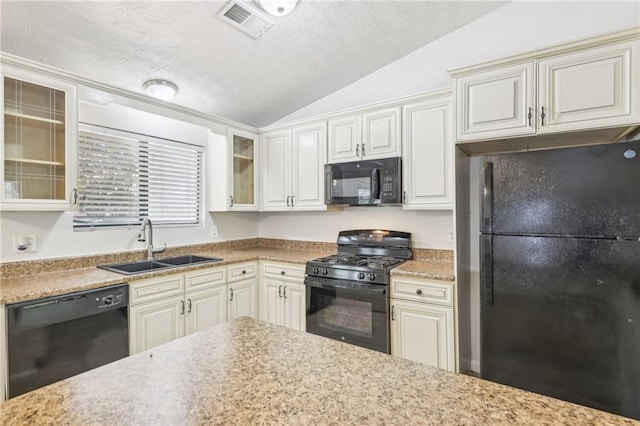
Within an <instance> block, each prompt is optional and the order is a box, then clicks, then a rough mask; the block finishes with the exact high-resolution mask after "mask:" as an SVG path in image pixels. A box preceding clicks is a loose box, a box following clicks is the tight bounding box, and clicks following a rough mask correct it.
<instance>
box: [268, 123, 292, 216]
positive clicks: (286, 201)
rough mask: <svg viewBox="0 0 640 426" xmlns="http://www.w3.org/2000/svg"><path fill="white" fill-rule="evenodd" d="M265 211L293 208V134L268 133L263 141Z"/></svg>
mask: <svg viewBox="0 0 640 426" xmlns="http://www.w3.org/2000/svg"><path fill="white" fill-rule="evenodd" d="M262 141H263V143H262V148H263V158H264V162H263V176H264V180H263V182H262V190H263V202H262V208H263V209H264V210H287V209H289V208H290V206H291V195H292V194H291V186H290V184H291V158H290V155H291V154H290V150H291V133H290V131H288V130H287V131H282V132H280V131H279V132H273V133H266V134H265V135H263V139H262Z"/></svg>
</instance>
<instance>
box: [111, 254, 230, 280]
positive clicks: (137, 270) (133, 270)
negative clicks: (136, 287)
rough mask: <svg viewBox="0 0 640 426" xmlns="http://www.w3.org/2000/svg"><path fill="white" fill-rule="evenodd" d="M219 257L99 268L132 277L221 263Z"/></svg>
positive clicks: (121, 264)
mask: <svg viewBox="0 0 640 426" xmlns="http://www.w3.org/2000/svg"><path fill="white" fill-rule="evenodd" d="M221 260H222V259H221V258H219V257H205V256H197V255H195V254H187V255H185V256H175V257H168V258H166V259H158V260H142V261H138V262H127V263H114V264H111V265H98V268H101V269H106V270H107V271H112V272H117V273H119V274H125V275H132V274H141V273H144V272H150V271H155V270H158V269H167V268H176V267H178V266H186V265H196V264H200V263H209V262H219V261H221Z"/></svg>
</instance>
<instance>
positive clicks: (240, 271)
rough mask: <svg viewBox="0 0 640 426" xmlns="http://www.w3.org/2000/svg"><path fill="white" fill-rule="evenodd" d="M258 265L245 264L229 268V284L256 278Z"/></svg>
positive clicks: (253, 263)
mask: <svg viewBox="0 0 640 426" xmlns="http://www.w3.org/2000/svg"><path fill="white" fill-rule="evenodd" d="M256 269H257V263H256V262H245V263H238V264H236V265H231V266H228V267H227V282H229V283H232V282H235V281H240V280H244V279H247V278H251V277H255V276H256Z"/></svg>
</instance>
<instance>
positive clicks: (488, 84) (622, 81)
mask: <svg viewBox="0 0 640 426" xmlns="http://www.w3.org/2000/svg"><path fill="white" fill-rule="evenodd" d="M639 55H640V32H639V31H637V30H634V31H627V32H623V33H621V34H616V35H610V36H605V37H599V38H595V39H592V40H587V41H583V42H577V43H573V44H568V45H564V46H559V47H556V48H551V49H545V50H541V51H537V52H532V53H530V54H526V55H520V56H518V57H515V58H514V59H513V61H510V60H509V59H505V60H501V61H498V62H495V63H492V64H487V65H482V66H478V67H469V68H467V69H463V70H455V71H452V75H453V76H454V78H455V89H456V111H457V112H456V121H457V124H456V139H457V141H458V142H467V141H476V140H495V139H501V138H508V137H515V136H520V137H522V136H528V135H535V134H543V133H559V132H572V131H580V130H589V129H597V128H614V127H621V126H627V125H634V124H638V123H640V90H638V87H639V86H640V58H639ZM603 142H605V141H603Z"/></svg>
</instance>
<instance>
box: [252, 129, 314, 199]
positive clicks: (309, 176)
mask: <svg viewBox="0 0 640 426" xmlns="http://www.w3.org/2000/svg"><path fill="white" fill-rule="evenodd" d="M326 140H327V136H326V123H325V122H320V123H314V124H309V125H304V126H300V127H294V128H293V129H286V130H278V131H273V132H267V133H265V134H264V135H263V136H262V143H263V151H264V156H263V158H264V162H263V176H264V179H263V205H262V209H263V210H271V211H274V210H280V211H283V210H324V209H326V206H325V204H324V163H325V160H326Z"/></svg>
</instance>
